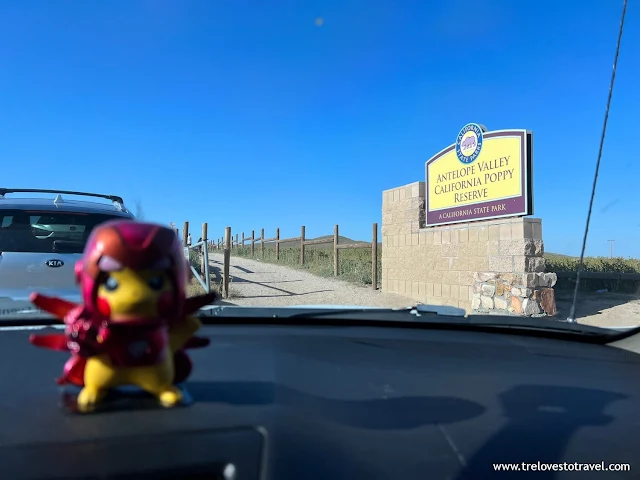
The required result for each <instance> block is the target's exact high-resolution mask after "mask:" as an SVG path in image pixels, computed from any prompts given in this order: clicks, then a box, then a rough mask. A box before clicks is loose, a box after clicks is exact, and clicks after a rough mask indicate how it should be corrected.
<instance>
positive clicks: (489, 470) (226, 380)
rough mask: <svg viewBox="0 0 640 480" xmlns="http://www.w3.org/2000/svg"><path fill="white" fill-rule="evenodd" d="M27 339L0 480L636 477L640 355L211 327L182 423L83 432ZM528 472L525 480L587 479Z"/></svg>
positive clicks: (147, 422) (13, 364)
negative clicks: (591, 473)
mask: <svg viewBox="0 0 640 480" xmlns="http://www.w3.org/2000/svg"><path fill="white" fill-rule="evenodd" d="M41 332H42V333H44V332H45V330H42V331H41ZM30 333H34V331H33V330H15V331H13V330H8V331H7V330H5V331H2V332H0V349H1V351H2V358H3V362H2V365H1V366H0V369H1V370H0V371H1V374H2V385H1V386H0V392H1V394H0V405H1V407H2V409H1V410H0V412H1V413H0V415H1V421H2V424H1V425H2V428H0V465H2V473H3V478H11V479H14V478H15V479H22V478H25V479H26V478H30V479H44V478H47V479H52V478H56V479H58V478H60V479H61V478H72V479H80V478H118V479H125V478H137V479H144V478H154V479H161V478H220V479H223V478H226V479H232V478H233V479H237V480H244V479H246V480H253V479H265V480H266V479H278V480H280V479H283V480H284V479H302V480H312V479H322V480H327V479H360V478H362V479H387V478H388V479H425V478H429V479H456V480H457V479H460V480H462V479H467V478H494V477H496V478H511V477H514V478H521V477H522V476H523V475H524V476H527V472H523V471H518V472H513V471H512V472H507V471H503V472H499V473H498V472H496V471H495V469H494V464H498V463H500V464H507V463H511V464H520V465H524V463H526V464H537V465H540V464H555V465H558V464H564V462H567V464H570V465H575V464H576V463H578V464H592V465H593V464H599V463H602V462H604V464H606V465H612V464H630V469H629V470H627V471H615V472H599V473H600V474H601V475H602V474H604V476H605V477H607V476H608V475H606V473H610V474H611V478H617V479H619V478H637V476H638V472H635V471H634V470H635V467H636V466H637V468H638V469H640V465H635V464H634V461H635V455H637V452H639V451H640V382H639V381H638V380H639V379H640V355H638V354H635V353H631V352H628V351H625V350H621V349H617V348H612V347H607V346H602V345H596V344H589V343H580V342H573V341H565V340H557V339H550V338H539V337H537V338H536V337H531V336H525V335H516V334H511V335H510V334H503V333H485V332H477V331H460V330H457V331H452V330H441V329H412V328H388V327H385V328H379V327H371V326H366V327H351V326H349V327H346V326H345V327H335V326H334V327H329V326H327V327H320V326H298V327H294V326H255V325H254V326H251V325H238V326H229V325H224V326H221V325H218V326H207V327H204V328H203V329H202V330H201V332H200V334H201V335H202V336H208V337H210V338H211V342H212V343H211V345H210V346H209V347H207V348H205V349H199V350H193V351H192V353H191V356H192V358H193V360H194V363H195V370H194V373H193V375H192V377H191V378H190V379H189V381H188V382H187V384H186V387H185V388H186V389H187V391H188V392H189V394H190V395H191V397H192V398H193V400H194V402H193V404H192V405H190V406H188V407H182V408H175V409H170V410H165V409H161V408H150V407H144V408H143V406H144V405H146V404H145V403H144V402H143V401H141V403H139V407H140V408H128V409H122V408H120V409H114V410H112V411H105V412H100V413H93V414H85V415H82V414H73V413H71V412H69V411H68V410H67V409H66V408H65V407H64V406H63V403H64V402H63V395H62V392H61V388H60V387H58V386H57V385H56V384H55V381H54V380H55V378H56V377H57V376H59V375H60V373H61V369H62V366H63V363H64V361H65V360H66V358H67V356H66V355H65V354H64V353H57V352H52V351H50V350H43V349H38V348H35V347H33V346H31V345H30V344H29V342H28V335H29V334H30ZM38 333H40V332H38ZM137 405H138V404H137ZM523 462H524V463H523ZM512 468H516V467H512ZM522 468H525V467H523V466H521V467H520V469H522ZM528 468H531V467H528ZM537 468H538V471H530V472H529V473H530V475H531V476H534V477H535V478H583V477H584V476H585V473H584V471H566V470H567V469H570V468H572V467H571V466H569V467H567V466H566V465H565V466H564V467H557V466H556V467H544V466H543V467H540V466H538V467H537ZM545 468H546V470H545ZM549 468H554V469H556V470H555V471H554V470H549ZM558 468H562V469H564V470H565V471H562V472H561V471H559V470H558ZM573 468H574V470H575V468H576V467H573ZM582 468H585V467H582ZM589 468H594V467H589ZM541 469H542V470H543V471H541ZM639 472H640V470H639Z"/></svg>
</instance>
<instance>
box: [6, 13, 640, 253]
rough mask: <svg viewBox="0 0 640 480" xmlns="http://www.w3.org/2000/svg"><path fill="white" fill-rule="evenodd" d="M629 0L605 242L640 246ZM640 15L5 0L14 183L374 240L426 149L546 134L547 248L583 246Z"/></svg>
mask: <svg viewBox="0 0 640 480" xmlns="http://www.w3.org/2000/svg"><path fill="white" fill-rule="evenodd" d="M630 3H631V6H630V7H629V10H628V15H627V29H626V32H625V37H624V39H623V45H622V52H621V58H620V63H619V68H618V77H617V83H616V87H615V92H614V99H613V105H612V109H611V117H610V122H609V130H608V135H607V142H606V144H605V151H604V158H603V164H602V169H601V176H600V182H599V188H598V191H597V195H596V206H595V211H594V216H593V222H592V229H591V234H590V241H589V242H588V245H587V253H588V254H591V255H608V253H609V244H608V242H607V239H615V240H616V242H615V252H616V253H617V254H619V255H623V256H635V257H640V214H639V213H638V198H639V194H640V187H639V185H640V165H639V163H640V162H639V161H638V158H637V154H636V152H637V151H638V145H637V144H638V138H639V136H638V129H639V124H636V122H637V121H638V113H639V112H640V90H639V89H638V85H640V78H639V73H640V68H639V66H640V53H639V52H640V49H638V47H637V46H638V45H640V9H639V8H638V3H637V2H630ZM267 5H271V6H270V7H268V6H267ZM621 6H622V2H621V1H618V0H599V1H591V2H583V1H577V0H571V1H564V2H560V1H549V0H547V1H537V2H514V1H507V0H485V1H483V0H475V1H463V0H446V1H445V0H442V1H437V2H436V1H425V0H422V1H419V0H415V1H404V2H399V1H395V0H388V1H375V0H374V1H372V0H368V1H354V0H352V1H348V2H346V1H344V0H334V1H312V0H309V1H293V0H289V1H285V0H281V1H274V2H265V1H239V0H238V1H227V2H223V1H213V0H211V1H208V0H201V1H187V0H181V1H179V0H174V1H160V0H157V1H155V0H146V1H142V0H139V1H130V0H118V1H110V2H79V1H75V2H72V1H55V2H54V1H48V0H41V1H35V0H34V1H30V2H15V1H5V0H3V1H0V159H1V162H2V164H1V165H2V180H1V181H0V183H1V184H3V185H6V186H19V187H37V188H47V187H53V188H61V189H83V190H95V191H104V192H106V193H117V194H121V195H123V196H124V197H125V199H127V200H129V203H130V204H131V205H134V202H135V201H136V200H139V201H141V202H142V205H143V209H144V213H145V216H146V218H147V219H150V220H155V221H160V222H165V223H168V222H170V221H174V222H176V223H178V224H181V223H182V222H183V221H184V220H189V221H190V222H191V223H192V225H199V224H201V222H203V221H207V222H208V223H209V231H210V232H211V233H210V236H211V237H214V236H216V237H217V236H221V235H222V232H223V228H224V227H225V226H226V225H229V226H231V227H232V228H233V229H234V232H236V231H238V232H241V231H245V232H248V231H250V230H251V229H252V228H253V229H255V230H259V229H260V228H262V227H264V228H265V229H266V232H267V235H268V236H272V235H273V234H274V233H275V228H276V227H280V228H281V232H282V235H283V236H287V237H289V236H297V235H299V231H300V225H302V224H305V225H306V227H307V235H308V236H317V235H324V234H329V233H331V232H332V228H333V225H334V224H335V223H338V224H340V226H341V233H342V234H344V235H347V236H350V237H352V238H358V239H367V238H369V237H370V232H371V223H372V222H374V221H378V222H380V220H381V201H382V191H383V190H385V189H389V188H393V187H396V186H400V185H404V184H407V183H411V182H415V181H424V163H425V161H426V160H427V159H428V158H429V157H430V156H432V155H433V154H435V153H437V152H438V151H439V150H441V149H442V148H444V147H446V146H447V145H449V144H451V143H452V142H453V140H454V138H455V135H456V134H457V132H458V130H459V129H460V127H461V126H462V125H464V124H466V123H468V122H479V123H483V124H485V125H487V127H488V128H489V129H490V130H497V129H502V128H527V129H530V130H533V132H534V135H535V140H534V141H535V159H534V165H535V191H534V194H535V216H536V217H541V218H542V219H543V232H544V240H545V246H546V250H547V251H552V252H559V253H568V254H577V253H579V249H580V245H581V239H582V233H583V229H584V222H585V218H586V213H587V202H588V198H589V194H590V188H591V182H592V177H593V173H594V168H595V161H596V155H597V150H598V143H599V138H600V131H601V128H602V122H603V115H604V107H605V102H606V95H607V90H608V87H609V79H610V75H611V65H612V62H613V53H614V47H615V40H616V35H617V29H618V24H619V16H620V12H621ZM318 17H321V18H323V19H324V24H323V25H322V26H317V25H316V23H315V21H316V19H317V18H318ZM389 163H391V164H392V165H393V169H392V170H389V169H388V168H385V169H383V168H382V166H383V165H388V164H389ZM197 236H198V235H196V237H197Z"/></svg>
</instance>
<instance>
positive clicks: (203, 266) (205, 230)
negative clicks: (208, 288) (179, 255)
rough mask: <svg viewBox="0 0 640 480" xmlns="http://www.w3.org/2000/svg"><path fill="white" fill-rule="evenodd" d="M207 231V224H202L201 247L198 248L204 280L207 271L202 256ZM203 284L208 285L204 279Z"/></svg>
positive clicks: (203, 256)
mask: <svg viewBox="0 0 640 480" xmlns="http://www.w3.org/2000/svg"><path fill="white" fill-rule="evenodd" d="M207 229H208V225H207V223H206V222H205V223H203V224H202V242H203V243H202V246H201V247H200V255H201V256H202V270H201V272H202V277H203V278H204V277H205V276H206V274H207V270H206V268H205V266H206V263H205V254H204V249H205V248H207ZM204 283H205V284H207V285H208V282H207V279H206V278H204Z"/></svg>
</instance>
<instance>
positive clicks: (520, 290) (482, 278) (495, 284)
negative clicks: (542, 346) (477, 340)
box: [471, 272, 558, 317]
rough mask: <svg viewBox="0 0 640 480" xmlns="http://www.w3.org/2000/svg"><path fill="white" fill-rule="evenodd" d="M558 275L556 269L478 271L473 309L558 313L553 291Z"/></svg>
mask: <svg viewBox="0 0 640 480" xmlns="http://www.w3.org/2000/svg"><path fill="white" fill-rule="evenodd" d="M557 279H558V278H557V275H556V274H555V273H522V274H518V273H495V272H483V273H476V274H475V275H474V280H475V285H474V288H473V297H472V299H471V309H472V310H473V311H477V312H485V313H491V312H494V311H495V312H500V313H507V312H508V313H513V314H516V315H525V316H533V315H548V316H551V317H552V316H554V315H555V314H556V313H557V310H556V300H555V293H554V291H553V286H554V285H555V284H556V281H557Z"/></svg>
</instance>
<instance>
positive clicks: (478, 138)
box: [456, 123, 482, 165]
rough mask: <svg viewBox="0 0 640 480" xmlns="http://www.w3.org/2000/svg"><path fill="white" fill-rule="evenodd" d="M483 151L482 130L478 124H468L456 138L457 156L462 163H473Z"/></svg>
mask: <svg viewBox="0 0 640 480" xmlns="http://www.w3.org/2000/svg"><path fill="white" fill-rule="evenodd" d="M480 150H482V128H480V125H478V124H477V123H468V124H466V125H465V126H464V127H462V129H461V130H460V133H458V136H457V137H456V156H457V157H458V160H460V162H461V163H464V164H465V165H469V164H470V163H473V162H474V160H475V159H476V158H478V155H480Z"/></svg>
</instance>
